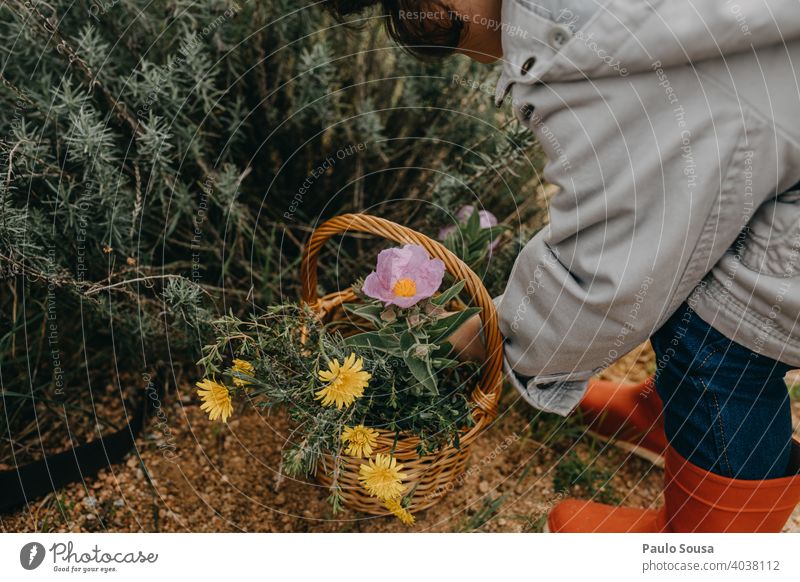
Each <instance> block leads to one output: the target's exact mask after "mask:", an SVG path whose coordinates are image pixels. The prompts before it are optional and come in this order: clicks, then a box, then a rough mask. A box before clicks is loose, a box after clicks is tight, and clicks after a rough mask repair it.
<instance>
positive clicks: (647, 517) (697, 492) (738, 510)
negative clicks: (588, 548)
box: [547, 440, 800, 533]
mask: <svg viewBox="0 0 800 582" xmlns="http://www.w3.org/2000/svg"><path fill="white" fill-rule="evenodd" d="M790 467H791V475H792V476H790V477H781V478H779V479H768V480H763V481H749V480H748V481H745V480H738V479H729V478H727V477H722V476H720V475H715V474H713V473H709V472H708V471H705V470H703V469H701V468H700V467H697V466H696V465H693V464H691V463H690V462H689V461H687V460H686V459H684V458H683V457H681V456H680V455H679V454H678V453H677V452H675V450H673V449H667V455H666V463H665V470H664V483H665V484H664V502H665V503H664V506H663V507H661V508H660V509H636V508H631V507H613V506H611V505H603V504H601V503H595V502H593V501H580V500H576V499H569V500H567V501H564V502H562V503H559V504H558V505H556V506H555V507H554V508H553V510H552V511H551V512H550V515H549V516H548V518H547V530H548V531H551V532H570V533H592V532H605V533H626V532H635V533H652V532H739V533H765V532H773V533H776V532H779V531H781V529H782V528H783V526H784V525H785V524H786V521H787V520H788V519H789V516H790V515H791V514H792V511H794V509H795V507H797V504H798V503H800V442H798V441H796V440H795V441H794V447H793V451H792V462H791V465H790Z"/></svg>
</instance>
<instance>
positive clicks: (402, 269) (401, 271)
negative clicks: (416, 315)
mask: <svg viewBox="0 0 800 582" xmlns="http://www.w3.org/2000/svg"><path fill="white" fill-rule="evenodd" d="M443 277H444V263H443V262H442V261H440V260H439V259H431V258H430V257H429V256H428V252H427V251H426V250H425V249H424V248H423V247H421V246H419V245H405V246H403V247H394V248H391V249H386V250H385V251H381V252H380V254H379V255H378V265H377V266H376V268H375V270H374V271H373V272H372V273H370V274H369V275H367V278H366V279H364V286H363V287H362V290H363V291H364V293H365V294H366V295H367V296H369V297H372V298H373V299H380V300H381V301H383V302H384V303H385V304H386V305H397V306H398V307H402V308H407V307H411V306H412V305H416V304H417V303H419V302H420V301H422V300H423V299H427V298H428V297H430V296H432V295H433V294H434V293H436V291H438V290H439V286H440V285H441V284H442V278H443Z"/></svg>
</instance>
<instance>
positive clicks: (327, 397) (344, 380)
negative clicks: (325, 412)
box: [316, 354, 372, 408]
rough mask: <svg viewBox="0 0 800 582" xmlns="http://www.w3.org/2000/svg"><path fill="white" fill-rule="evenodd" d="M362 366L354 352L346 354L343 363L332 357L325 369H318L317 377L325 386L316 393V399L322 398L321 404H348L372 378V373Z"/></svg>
mask: <svg viewBox="0 0 800 582" xmlns="http://www.w3.org/2000/svg"><path fill="white" fill-rule="evenodd" d="M363 368H364V360H363V358H356V355H355V354H350V355H349V356H347V358H345V360H344V364H339V360H336V359H334V360H333V361H332V362H331V363H330V365H329V366H328V369H327V370H320V371H319V379H320V380H321V381H322V382H326V383H327V386H325V387H324V388H323V389H322V390H320V391H319V392H317V393H316V397H317V400H322V406H333V405H334V404H335V405H336V408H342V407H344V406H350V405H351V404H352V403H353V402H355V399H356V398H359V397H361V396H362V395H363V394H364V388H366V387H367V384H368V383H369V380H370V378H372V374H370V373H369V372H365V371H364V369H363Z"/></svg>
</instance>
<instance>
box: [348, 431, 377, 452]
mask: <svg viewBox="0 0 800 582" xmlns="http://www.w3.org/2000/svg"><path fill="white" fill-rule="evenodd" d="M342 442H344V443H345V444H346V445H347V448H346V449H345V450H344V452H345V453H346V454H348V455H350V456H351V457H369V456H370V455H371V454H372V447H374V446H375V445H376V444H377V443H378V431H377V430H375V429H374V428H367V427H366V426H364V425H363V424H359V425H358V426H346V427H344V430H343V431H342Z"/></svg>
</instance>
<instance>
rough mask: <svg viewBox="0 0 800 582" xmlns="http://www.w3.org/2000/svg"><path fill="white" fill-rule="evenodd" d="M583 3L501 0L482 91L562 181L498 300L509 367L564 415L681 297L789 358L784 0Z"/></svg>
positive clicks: (796, 155) (799, 131)
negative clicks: (493, 84)
mask: <svg viewBox="0 0 800 582" xmlns="http://www.w3.org/2000/svg"><path fill="white" fill-rule="evenodd" d="M588 1H591V0H588ZM597 4H599V6H598V7H597V9H596V11H595V12H594V13H593V14H591V16H590V17H589V18H588V19H584V21H583V22H582V23H581V25H580V27H579V28H578V27H576V26H573V25H572V23H571V22H570V20H569V18H568V17H569V14H568V13H567V14H560V15H559V16H558V17H557V18H548V17H547V16H545V15H543V14H542V13H541V11H540V10H537V9H536V6H534V5H532V4H531V3H530V2H526V1H525V0H505V1H504V2H503V31H504V33H503V50H504V63H503V74H502V77H501V79H500V81H499V84H498V88H497V100H498V103H501V102H502V101H503V100H504V99H505V98H506V97H507V96H508V95H510V96H511V104H512V106H513V107H514V110H515V112H516V114H517V116H518V117H519V118H520V119H521V120H522V121H523V122H524V123H526V124H527V125H528V126H529V127H530V129H531V130H532V131H534V132H535V133H536V135H537V137H538V139H539V141H540V142H541V144H542V146H543V147H544V149H545V150H546V152H547V154H548V157H549V163H548V164H547V166H546V168H545V177H546V179H547V180H548V181H550V182H552V183H554V184H556V185H558V186H559V187H560V192H559V193H558V194H557V195H556V196H555V197H554V198H553V200H552V201H551V204H550V224H549V226H548V227H547V228H546V229H545V230H543V231H542V232H540V233H539V234H538V235H536V236H535V237H534V238H533V239H532V240H531V241H530V242H529V243H528V244H527V245H526V246H525V248H524V250H523V252H522V253H521V255H520V256H519V258H518V259H517V261H516V264H515V267H514V270H513V273H512V275H511V278H510V280H509V282H508V287H507V289H506V291H505V293H504V295H503V296H502V297H501V298H498V301H497V304H498V310H499V316H500V323H501V330H502V332H503V334H504V336H505V338H506V354H505V356H506V362H507V367H508V371H509V372H513V374H510V375H511V377H512V380H513V381H514V383H515V384H516V385H517V387H518V388H519V390H520V391H521V393H522V395H523V396H524V397H525V398H526V399H527V400H528V401H529V402H530V403H531V404H533V405H534V406H536V407H537V408H540V409H543V410H548V411H554V412H558V413H560V414H567V413H568V412H569V411H570V410H572V408H574V406H575V405H576V404H577V403H578V401H579V399H580V397H581V395H582V393H583V391H584V390H585V384H586V380H587V379H588V378H589V377H590V376H591V375H593V374H594V373H596V372H598V371H599V370H600V369H602V368H603V367H605V366H607V365H609V364H611V363H612V362H613V361H614V360H616V359H618V358H619V357H621V356H622V355H624V354H625V353H626V352H628V351H630V350H631V349H633V348H634V347H636V346H637V345H639V344H640V343H641V342H643V341H644V340H646V339H647V338H648V337H649V336H650V335H651V334H652V333H653V332H654V331H655V330H657V329H658V328H659V327H660V325H661V324H662V323H663V322H664V321H665V320H666V319H667V318H668V317H669V316H670V315H671V314H672V313H673V312H674V311H675V310H676V309H677V308H678V306H680V305H681V303H682V302H684V301H687V300H688V301H689V302H690V305H692V306H693V308H694V309H695V310H696V311H697V313H698V314H699V315H700V316H701V317H702V318H703V319H704V320H705V321H707V322H708V323H710V324H711V325H713V326H714V327H715V328H716V329H718V330H719V331H720V332H722V333H723V334H725V335H726V336H728V337H729V338H731V339H733V340H735V341H737V342H739V343H741V344H743V345H745V346H747V347H748V348H750V349H751V350H753V351H755V352H757V353H761V354H764V355H767V356H769V357H771V358H774V359H777V360H782V361H784V362H786V363H788V364H791V365H796V366H800V325H798V321H797V320H798V317H800V273H798V267H800V192H789V193H787V190H790V189H791V188H792V186H793V185H795V184H797V183H798V181H800V40H798V39H800V2H798V0H774V1H773V0H747V1H744V0H605V1H598V2H597ZM555 21H560V22H561V23H560V24H559V23H558V22H555Z"/></svg>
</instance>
